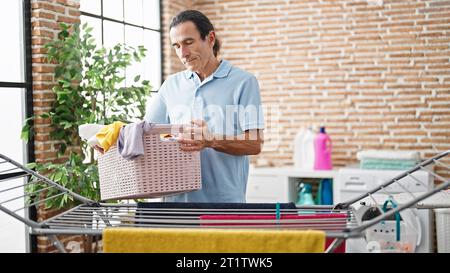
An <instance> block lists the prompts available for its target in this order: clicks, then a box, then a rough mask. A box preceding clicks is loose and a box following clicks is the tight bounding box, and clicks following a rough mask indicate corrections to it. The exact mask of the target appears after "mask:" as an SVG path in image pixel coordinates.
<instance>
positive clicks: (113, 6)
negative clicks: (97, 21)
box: [103, 0, 123, 21]
mask: <svg viewBox="0 0 450 273" xmlns="http://www.w3.org/2000/svg"><path fill="white" fill-rule="evenodd" d="M103 16H105V17H108V18H112V19H117V20H120V21H122V20H123V0H103Z"/></svg>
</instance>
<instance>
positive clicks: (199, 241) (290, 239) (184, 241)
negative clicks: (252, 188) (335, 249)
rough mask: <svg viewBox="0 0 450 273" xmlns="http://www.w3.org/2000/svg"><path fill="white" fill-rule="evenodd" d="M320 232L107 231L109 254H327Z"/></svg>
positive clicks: (105, 232) (240, 230)
mask: <svg viewBox="0 0 450 273" xmlns="http://www.w3.org/2000/svg"><path fill="white" fill-rule="evenodd" d="M324 246H325V232H324V231H318V230H261V229H258V230H248V229H245V230H242V229H198V228H196V229H192V228H184V229H180V228H154V229H153V228H152V229H147V228H106V229H104V230H103V251H104V252H105V253H137V252H139V253H323V252H324Z"/></svg>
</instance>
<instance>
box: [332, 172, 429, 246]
mask: <svg viewBox="0 0 450 273" xmlns="http://www.w3.org/2000/svg"><path fill="white" fill-rule="evenodd" d="M403 172H404V171H401V170H399V171H397V170H367V169H358V168H342V169H340V170H339V171H338V175H337V178H336V180H335V181H334V183H333V194H334V198H335V199H334V202H335V203H340V202H345V201H349V200H350V199H352V198H355V197H357V196H360V195H361V194H363V193H366V192H368V191H369V190H371V189H373V188H375V187H377V186H379V185H381V184H383V183H385V182H387V181H389V180H391V179H392V178H394V177H396V176H397V175H399V174H401V173H403ZM413 175H414V177H415V178H417V179H418V180H419V181H420V182H421V183H420V182H418V181H416V180H415V179H413V178H411V177H405V178H403V179H402V180H401V181H402V182H401V184H402V186H404V187H405V188H407V189H408V190H409V191H411V192H427V191H429V190H430V189H432V188H433V187H434V180H433V177H432V176H431V175H430V174H429V173H428V172H426V171H416V172H414V173H413ZM402 192H405V190H404V189H403V188H402V187H400V186H399V185H398V184H397V183H393V184H391V185H390V186H389V187H387V188H386V191H385V192H382V191H378V192H377V193H375V194H373V196H374V198H375V199H381V200H383V199H387V198H388V196H389V194H395V193H402ZM355 205H356V206H358V205H359V204H355ZM411 211H413V212H414V213H415V214H416V216H417V217H416V219H417V222H418V225H420V233H421V234H420V239H419V240H418V241H419V243H418V245H417V246H416V249H415V252H419V253H430V252H433V250H434V227H433V218H432V217H433V212H432V210H428V209H417V210H416V209H414V210H411ZM356 217H357V218H358V217H361V215H356ZM346 252H348V253H364V252H368V250H367V243H366V240H365V239H364V238H354V239H347V240H346Z"/></svg>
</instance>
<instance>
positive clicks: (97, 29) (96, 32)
mask: <svg viewBox="0 0 450 273" xmlns="http://www.w3.org/2000/svg"><path fill="white" fill-rule="evenodd" d="M80 19H81V24H84V23H87V24H88V26H90V27H92V28H93V30H92V31H91V35H92V37H93V38H94V39H95V44H97V48H100V46H101V45H102V21H101V20H100V19H97V18H94V17H90V16H81V18H80ZM81 31H82V34H83V30H81Z"/></svg>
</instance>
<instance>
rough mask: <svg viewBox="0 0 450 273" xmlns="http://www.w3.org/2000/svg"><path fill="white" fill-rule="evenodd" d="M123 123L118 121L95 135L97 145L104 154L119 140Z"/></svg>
mask: <svg viewBox="0 0 450 273" xmlns="http://www.w3.org/2000/svg"><path fill="white" fill-rule="evenodd" d="M124 125H125V123H123V122H120V121H115V122H113V123H111V124H109V125H106V126H105V127H103V128H102V129H100V131H99V132H98V133H97V134H95V137H96V138H97V141H98V143H99V144H100V146H101V147H102V148H103V150H104V152H105V153H106V152H107V151H108V150H109V148H111V146H113V145H115V144H116V142H117V138H119V133H120V129H121V128H122V126H124Z"/></svg>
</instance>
